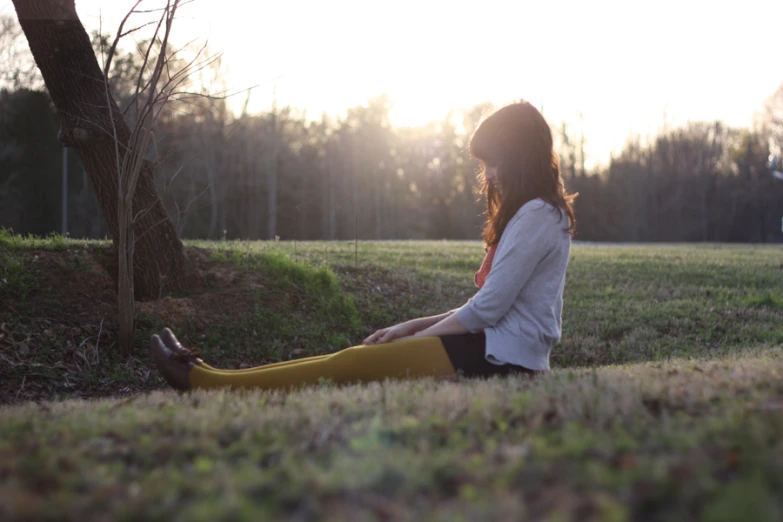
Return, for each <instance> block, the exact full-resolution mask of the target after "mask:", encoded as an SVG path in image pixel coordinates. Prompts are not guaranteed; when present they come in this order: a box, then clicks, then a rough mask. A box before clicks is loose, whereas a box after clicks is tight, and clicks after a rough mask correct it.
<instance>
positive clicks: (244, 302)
mask: <svg viewBox="0 0 783 522" xmlns="http://www.w3.org/2000/svg"><path fill="white" fill-rule="evenodd" d="M186 251H187V254H188V256H189V257H190V259H191V261H192V263H193V269H194V273H195V275H196V278H195V279H196V284H195V286H194V287H193V288H191V289H190V291H189V292H187V293H186V294H183V295H176V296H164V297H162V298H160V299H157V300H155V301H146V302H137V303H136V315H137V319H138V326H139V328H138V331H139V336H140V337H146V335H147V332H144V330H146V329H149V328H153V327H154V326H156V325H158V326H159V325H161V324H165V325H168V326H172V327H174V328H177V327H181V326H183V325H186V324H187V326H188V327H189V328H190V329H191V330H192V329H194V328H195V329H197V330H198V329H199V328H207V327H209V326H210V325H214V324H217V323H220V322H222V321H226V320H227V319H229V318H236V317H238V316H240V315H241V314H246V313H247V311H248V309H250V308H251V307H252V305H253V302H254V301H253V295H254V292H255V291H257V290H263V289H264V288H266V287H267V286H268V281H267V278H266V276H265V275H264V274H263V273H259V272H254V271H250V270H242V269H240V268H237V267H236V266H235V265H234V264H233V263H230V262H218V261H213V259H212V253H211V252H210V251H208V250H205V249H200V248H187V249H186ZM3 255H4V256H6V257H5V258H0V261H2V260H3V259H6V261H7V260H8V259H11V258H13V261H14V263H17V264H20V265H21V266H22V267H23V268H22V271H23V273H24V275H25V277H26V279H25V285H26V286H19V287H18V288H17V289H16V290H17V291H16V292H11V291H10V290H9V288H6V287H3V288H0V292H3V294H2V299H0V402H13V401H19V400H30V399H41V398H56V397H58V396H64V395H67V396H69V397H73V396H90V395H102V396H105V395H111V394H116V393H118V392H119V393H121V394H125V393H133V392H135V391H140V390H141V389H144V388H149V387H154V386H155V385H156V384H157V381H156V379H150V378H149V373H150V372H149V368H148V367H147V365H145V364H142V363H141V362H140V361H139V360H138V357H131V358H125V359H128V362H127V363H125V362H123V363H122V367H123V371H125V372H127V374H128V375H126V377H127V380H128V381H130V382H133V383H135V384H133V385H131V386H126V387H123V388H120V389H118V388H117V387H116V384H115V383H116V377H117V376H116V375H115V376H105V378H104V377H102V376H101V375H100V373H101V368H102V365H101V363H102V361H103V362H104V363H105V362H106V359H107V358H112V357H114V358H117V359H120V358H121V356H120V355H119V354H117V353H116V352H117V343H116V339H117V304H116V292H115V285H114V281H113V278H112V277H111V276H110V271H111V270H112V264H113V259H114V254H113V252H112V249H111V248H96V247H90V248H72V249H68V250H18V251H11V252H8V253H4V254H3ZM142 341H143V339H142V340H140V342H139V343H138V344H139V345H140V346H141V345H143V342H142ZM85 372H86V373H89V372H93V373H94V374H95V375H94V379H93V380H95V381H96V382H94V383H92V385H91V386H90V387H88V388H86V389H84V390H81V388H83V384H84V383H83V381H84V378H85V377H84V376H85V375H86V373H85ZM74 381H79V385H78V387H79V388H80V390H74V386H75V385H74Z"/></svg>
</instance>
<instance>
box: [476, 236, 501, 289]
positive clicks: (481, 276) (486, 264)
mask: <svg viewBox="0 0 783 522" xmlns="http://www.w3.org/2000/svg"><path fill="white" fill-rule="evenodd" d="M497 249H498V246H497V244H495V245H492V246H491V247H489V249H487V254H486V255H485V256H484V261H482V262H481V268H479V270H478V272H476V275H474V276H473V281H474V282H475V283H476V286H478V287H479V288H481V287H482V286H484V282H485V281H486V280H487V276H488V275H489V271H490V270H492V259H494V257H495V250H497Z"/></svg>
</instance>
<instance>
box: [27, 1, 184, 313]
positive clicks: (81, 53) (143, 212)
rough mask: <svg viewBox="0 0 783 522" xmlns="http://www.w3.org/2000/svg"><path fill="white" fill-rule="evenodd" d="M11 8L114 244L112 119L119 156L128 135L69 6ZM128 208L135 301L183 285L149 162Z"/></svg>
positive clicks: (179, 251) (180, 253)
mask: <svg viewBox="0 0 783 522" xmlns="http://www.w3.org/2000/svg"><path fill="white" fill-rule="evenodd" d="M13 3H14V7H15V8H16V12H17V15H18V17H19V23H20V25H21V26H22V30H23V31H24V34H25V36H26V37H27V41H28V43H29V44H30V50H31V51H32V54H33V57H34V58H35V62H36V64H37V65H38V68H39V69H40V70H41V74H42V75H43V78H44V82H45V83H46V88H47V89H48V91H49V94H50V96H51V98H52V101H53V102H54V105H55V107H56V108H57V110H58V112H59V115H60V121H61V128H60V133H59V139H60V141H62V142H63V143H64V144H65V145H66V146H68V147H72V148H74V149H75V150H76V151H77V152H78V153H79V157H80V158H81V160H82V163H83V164H84V167H85V170H86V171H87V174H88V175H89V178H90V182H91V184H92V186H93V189H94V190H95V193H96V195H97V197H98V200H99V202H100V206H101V212H102V213H103V216H104V218H105V219H106V222H107V224H108V226H109V233H110V234H111V236H112V239H113V241H114V244H115V246H117V243H118V241H119V233H120V223H119V219H118V205H119V201H118V198H119V197H121V196H120V195H119V192H118V173H117V159H116V158H115V141H114V132H115V131H114V130H113V128H112V120H113V125H114V129H116V137H117V142H118V147H119V151H120V154H123V153H124V152H123V151H125V150H126V149H127V146H128V141H129V137H130V134H131V130H130V128H129V127H128V124H127V123H126V122H125V120H124V118H123V116H122V114H121V112H120V110H119V108H118V107H117V104H116V102H115V101H114V99H113V98H112V99H111V104H110V106H109V107H107V103H106V91H105V89H106V87H105V81H106V80H105V77H104V74H103V71H102V70H101V68H100V66H99V65H98V60H97V59H96V57H95V53H94V52H93V49H92V46H91V44H90V38H89V37H88V35H87V32H86V31H85V29H84V26H83V25H82V23H81V21H80V20H79V17H78V15H77V14H76V9H75V6H74V0H35V1H29V0H13ZM130 153H133V152H132V151H131V152H130ZM121 160H122V158H120V161H121ZM132 208H133V209H134V210H133V212H134V214H136V215H137V218H136V219H135V222H134V225H133V237H134V238H135V255H134V263H133V266H134V282H135V283H134V288H135V295H136V298H137V299H140V300H143V299H154V298H157V297H159V296H160V295H161V294H162V293H163V292H164V291H167V290H176V289H182V288H184V287H186V286H187V283H188V282H189V274H190V270H189V263H188V259H187V256H186V255H185V252H184V249H183V246H182V242H181V241H180V240H179V237H178V236H177V231H176V228H175V227H174V223H173V222H172V221H171V219H170V218H169V216H168V214H167V213H166V210H165V208H164V207H163V202H162V201H161V199H160V196H159V195H158V191H157V189H156V187H155V181H154V165H153V164H152V163H151V162H148V161H145V164H144V165H143V167H142V172H141V175H140V177H139V181H138V185H137V187H136V191H135V193H134V196H133V206H132ZM113 275H114V276H115V277H116V274H113Z"/></svg>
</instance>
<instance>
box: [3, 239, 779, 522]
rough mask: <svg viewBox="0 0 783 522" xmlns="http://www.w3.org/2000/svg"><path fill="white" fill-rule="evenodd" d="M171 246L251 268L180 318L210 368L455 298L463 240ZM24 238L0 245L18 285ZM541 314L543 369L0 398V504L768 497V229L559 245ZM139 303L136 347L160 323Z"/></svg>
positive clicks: (612, 507) (31, 510)
mask: <svg viewBox="0 0 783 522" xmlns="http://www.w3.org/2000/svg"><path fill="white" fill-rule="evenodd" d="M14 241H16V240H14ZM64 241H65V243H64V244H65V247H66V248H70V247H69V245H70V243H69V242H70V240H64ZM188 244H190V245H191V246H200V247H204V248H209V249H210V250H212V253H211V254H210V256H211V259H213V260H214V261H218V262H220V263H221V264H222V265H221V266H231V267H234V268H235V269H236V270H237V271H239V273H240V274H243V275H244V276H247V277H250V276H252V275H253V274H261V275H263V274H266V276H267V277H268V278H267V279H263V280H261V282H262V283H263V288H261V289H258V290H256V291H255V293H254V294H253V298H252V299H251V300H250V301H249V303H250V304H249V305H248V306H247V310H246V313H244V315H241V316H239V314H234V315H237V316H236V317H231V318H230V319H229V320H227V321H226V322H225V323H224V324H217V325H212V326H209V327H208V328H206V330H204V329H198V328H197V327H196V326H195V325H191V326H188V325H185V326H183V327H182V328H181V329H180V331H181V332H183V334H184V335H186V336H189V339H190V340H191V341H192V342H194V343H196V344H198V345H200V346H202V347H212V346H218V348H219V349H218V350H211V349H210V350H209V351H208V352H207V353H208V356H209V358H208V361H209V362H211V363H212V364H215V365H222V364H224V363H226V364H234V363H235V362H237V361H240V360H241V361H249V362H262V361H264V360H277V359H284V358H287V357H288V356H289V355H290V354H291V347H293V346H296V347H297V348H298V349H300V350H301V352H297V354H298V355H306V354H311V353H322V352H324V351H331V350H333V349H339V348H342V347H344V346H346V345H348V344H352V343H355V342H357V340H359V339H361V336H362V335H365V334H366V333H369V331H371V330H372V329H373V328H375V327H380V326H384V325H385V324H388V323H391V322H394V321H397V320H402V319H405V318H408V317H411V316H415V315H426V314H433V313H438V312H442V311H444V310H448V309H451V308H454V307H456V306H459V305H460V304H462V303H463V302H464V301H465V300H466V299H467V298H468V297H470V295H471V294H472V292H474V291H475V287H474V286H473V283H472V274H473V272H474V271H475V270H476V269H477V267H478V265H479V263H480V262H481V258H482V255H483V251H482V248H481V245H480V244H479V243H478V242H440V241H431V242H365V243H361V242H360V243H359V244H358V252H357V250H356V246H357V245H355V244H354V243H353V242H330V243H326V242H304V243H303V242H297V243H296V244H294V243H293V242H254V243H245V242H231V241H225V242H188ZM49 246H51V247H52V248H54V245H48V244H47V243H45V242H44V243H41V244H39V245H37V246H35V247H33V248H41V249H47V248H49ZM30 248H31V247H30V246H29V245H27V246H24V247H22V246H20V247H19V248H16V247H14V248H8V249H6V250H5V251H4V253H3V254H0V255H5V256H13V257H14V259H16V260H18V261H19V262H18V263H17V264H15V265H13V266H11V264H9V263H6V265H5V266H6V267H5V270H6V272H7V273H13V274H15V275H14V279H13V280H14V281H25V282H24V283H23V284H21V286H19V285H20V283H15V285H17V288H27V294H26V295H27V296H28V298H29V297H30V296H34V295H35V292H36V291H37V290H36V286H35V277H36V272H35V270H34V267H35V265H34V264H31V263H30V262H29V257H25V255H28V256H29V254H30V252H29V249H30ZM0 250H2V249H0ZM0 266H2V265H0ZM8 267H10V268H8ZM62 269H63V270H68V271H70V272H69V273H74V274H76V273H80V274H85V273H87V270H88V269H89V267H85V266H84V265H83V263H82V262H81V261H78V260H74V261H69V262H67V263H64V264H63V265H62ZM254 281H255V280H254ZM0 290H2V289H0ZM214 290H215V292H217V291H218V290H219V288H215V289H214ZM185 297H187V296H185ZM0 314H3V310H2V309H0ZM6 317H8V316H6ZM563 317H564V320H563V342H562V344H561V345H559V346H558V347H556V348H555V349H554V351H553V356H552V363H553V367H554V368H555V370H554V372H553V373H552V375H549V376H546V377H543V378H537V379H535V380H528V379H513V378H512V379H493V380H488V381H469V380H462V381H459V382H456V383H455V382H434V381H429V380H422V381H415V382H402V383H383V384H372V385H365V386H347V387H342V388H337V387H334V386H331V385H322V386H318V387H313V388H309V389H305V390H302V391H297V392H292V393H288V394H285V393H261V392H257V393H231V392H211V393H207V392H197V393H191V394H186V395H178V394H176V393H173V392H168V391H161V392H154V393H151V394H137V395H133V396H130V397H127V398H124V399H103V400H93V401H84V400H65V401H60V402H41V403H26V404H18V405H13V406H5V407H0V419H1V420H2V422H0V500H2V501H0V518H3V519H10V520H23V519H39V520H62V519H68V520H99V519H106V518H108V519H116V520H139V519H145V520H168V519H173V518H179V519H182V520H264V519H273V518H290V519H295V520H354V519H355V520H449V521H450V520H524V519H531V520H547V521H557V520H602V521H603V520H606V521H615V520H617V521H619V520H641V521H648V520H649V521H665V520H708V521H716V522H717V521H724V520H754V521H774V520H779V519H780V518H781V517H783V497H781V496H780V495H779V492H780V491H781V490H783V479H781V477H783V442H781V441H783V439H781V437H780V433H783V249H782V248H781V246H780V245H773V246H748V245H731V246H727V245H612V246H602V245H575V246H574V248H573V251H572V259H571V263H570V266H569V272H568V279H567V284H566V293H565V304H564V313H563ZM2 320H3V319H2V316H1V315H0V322H2ZM143 323H144V324H143V325H142V327H141V328H140V332H139V343H140V346H143V345H144V344H145V343H146V338H148V337H147V336H148V334H149V333H150V331H153V330H155V329H157V328H159V327H160V325H161V323H160V321H159V319H158V318H156V317H155V316H149V317H145V318H144V321H143ZM202 336H203V337H202ZM42 348H46V349H48V350H52V351H53V352H54V350H55V349H56V347H55V346H54V345H51V346H50V345H46V346H44V345H42ZM0 353H2V352H0ZM134 359H136V360H137V362H131V361H125V362H121V361H120V360H118V359H116V358H112V357H110V356H108V357H107V356H102V358H101V361H104V360H106V361H108V362H107V363H106V364H105V365H103V366H100V365H99V366H97V367H96V369H93V370H91V371H94V372H96V374H97V372H102V373H103V374H104V377H101V378H103V379H108V380H109V381H111V379H112V378H117V379H118V380H120V381H123V380H127V379H138V378H139V375H140V374H141V373H143V371H146V370H145V368H147V367H148V366H149V362H148V361H147V360H146V358H145V356H144V354H143V352H141V351H140V352H139V353H137V354H135V355H134ZM150 379H153V380H154V379H155V376H154V374H153V376H152V377H150ZM61 397H67V394H65V393H64V394H62V395H61Z"/></svg>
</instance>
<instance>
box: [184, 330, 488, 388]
mask: <svg viewBox="0 0 783 522" xmlns="http://www.w3.org/2000/svg"><path fill="white" fill-rule="evenodd" d="M481 353H482V355H483V343H482V346H481ZM455 373H456V370H455V367H454V365H453V364H452V362H451V359H450V358H449V354H448V353H447V351H446V349H445V347H444V345H443V341H442V340H441V338H440V337H421V338H417V339H408V340H405V341H399V342H396V343H387V344H377V345H370V346H366V345H361V346H354V347H352V348H346V349H344V350H341V351H339V352H336V353H333V354H330V355H321V356H318V357H308V358H306V359H298V360H295V361H287V362H281V363H275V364H267V365H265V366H259V367H257V368H248V369H245V370H219V369H217V368H213V367H212V366H209V365H208V364H206V363H204V362H200V363H197V364H196V365H194V366H193V368H191V370H190V374H189V378H190V385H191V387H192V388H254V389H261V390H273V389H285V388H291V387H297V386H303V385H308V384H318V383H319V382H320V381H321V379H329V380H331V381H332V382H333V383H335V384H343V383H348V382H370V381H381V380H384V379H389V378H391V379H405V378H415V377H447V376H450V375H455Z"/></svg>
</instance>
